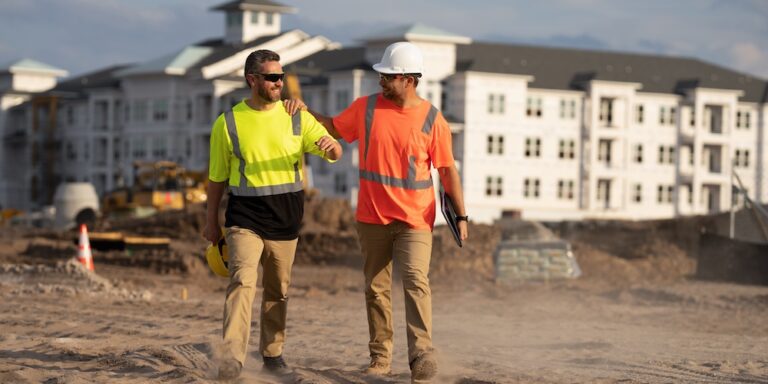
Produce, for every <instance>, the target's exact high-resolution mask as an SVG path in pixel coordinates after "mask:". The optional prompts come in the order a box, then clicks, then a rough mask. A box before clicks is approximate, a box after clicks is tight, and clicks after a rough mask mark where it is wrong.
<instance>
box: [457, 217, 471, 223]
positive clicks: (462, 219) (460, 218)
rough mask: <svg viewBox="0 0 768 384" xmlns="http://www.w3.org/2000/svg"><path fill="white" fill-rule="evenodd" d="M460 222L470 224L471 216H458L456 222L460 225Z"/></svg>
mask: <svg viewBox="0 0 768 384" xmlns="http://www.w3.org/2000/svg"><path fill="white" fill-rule="evenodd" d="M459 221H466V222H469V216H456V222H457V223H458V222H459Z"/></svg>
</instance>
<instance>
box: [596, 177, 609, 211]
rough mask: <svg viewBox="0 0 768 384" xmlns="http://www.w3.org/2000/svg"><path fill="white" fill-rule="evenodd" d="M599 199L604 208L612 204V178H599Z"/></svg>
mask: <svg viewBox="0 0 768 384" xmlns="http://www.w3.org/2000/svg"><path fill="white" fill-rule="evenodd" d="M597 201H599V202H602V203H603V208H610V206H611V181H610V180H605V179H603V180H598V181H597Z"/></svg>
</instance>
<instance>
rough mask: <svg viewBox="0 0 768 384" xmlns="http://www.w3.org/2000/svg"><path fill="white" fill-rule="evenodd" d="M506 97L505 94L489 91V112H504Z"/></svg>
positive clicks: (501, 113) (500, 113)
mask: <svg viewBox="0 0 768 384" xmlns="http://www.w3.org/2000/svg"><path fill="white" fill-rule="evenodd" d="M504 103H505V98H504V95H503V94H496V93H489V94H488V113H490V114H499V115H503V114H504Z"/></svg>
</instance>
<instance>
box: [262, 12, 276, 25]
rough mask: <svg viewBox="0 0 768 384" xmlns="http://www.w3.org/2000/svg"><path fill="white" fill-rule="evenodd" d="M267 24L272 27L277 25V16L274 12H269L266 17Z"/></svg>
mask: <svg viewBox="0 0 768 384" xmlns="http://www.w3.org/2000/svg"><path fill="white" fill-rule="evenodd" d="M264 16H265V19H266V20H265V22H264V23H265V24H266V25H272V24H274V23H275V14H274V13H272V12H267V13H266V14H265V15H264Z"/></svg>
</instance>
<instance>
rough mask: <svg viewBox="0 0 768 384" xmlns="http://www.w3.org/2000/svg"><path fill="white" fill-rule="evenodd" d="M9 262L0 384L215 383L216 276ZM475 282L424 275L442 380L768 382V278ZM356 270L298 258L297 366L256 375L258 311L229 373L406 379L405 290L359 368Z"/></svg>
mask: <svg viewBox="0 0 768 384" xmlns="http://www.w3.org/2000/svg"><path fill="white" fill-rule="evenodd" d="M5 249H6V253H8V249H9V248H8V247H6V248H5ZM10 249H11V251H13V249H12V248H10ZM52 252H55V251H52ZM61 252H64V253H66V252H71V247H68V248H66V249H65V250H62V251H61ZM67 257H68V256H67ZM577 257H578V254H577ZM11 259H13V258H11V257H6V258H5V262H6V263H5V264H1V265H0V296H1V297H2V299H1V300H0V313H1V314H2V315H0V327H1V329H2V333H0V383H107V382H108V383H146V382H160V383H205V382H215V381H216V380H215V377H216V372H217V356H218V353H217V352H218V351H219V349H220V342H219V340H220V334H221V318H222V306H223V298H224V288H225V285H226V280H225V279H221V278H215V277H212V276H210V275H209V274H207V273H199V272H198V273H187V274H179V273H165V274H160V273H157V272H154V271H152V270H151V269H148V268H142V267H125V266H118V265H104V264H102V265H100V264H98V257H97V258H96V262H97V264H96V268H97V269H96V273H95V274H93V273H89V272H86V271H84V270H83V269H82V268H81V267H80V265H79V264H76V263H72V262H71V261H70V262H67V261H66V257H65V256H64V255H51V259H56V260H57V261H56V262H55V263H54V262H42V263H40V262H38V261H37V260H35V259H32V260H28V261H27V262H24V263H19V262H17V260H16V261H14V262H12V263H8V262H7V260H11ZM469 277H470V278H467V279H456V278H443V279H433V306H434V319H435V320H434V343H435V346H436V348H437V349H438V352H439V359H440V367H439V369H440V373H439V376H438V377H437V378H436V379H435V381H434V382H436V383H462V384H469V383H768V321H766V320H768V287H761V286H745V285H735V284H724V283H709V282H700V281H694V280H690V279H676V280H671V281H663V282H651V281H646V282H643V281H639V282H631V283H626V284H617V283H616V282H614V281H611V280H610V279H601V278H600V277H599V276H588V275H586V276H584V277H582V278H581V279H579V280H574V281H564V282H549V283H544V282H537V283H535V282H534V283H524V284H516V285H497V284H493V283H492V282H490V281H487V280H485V279H473V278H471V276H469ZM361 279H362V277H361V274H360V272H359V271H358V270H356V269H354V268H351V267H338V266H336V267H334V266H324V267H320V266H311V265H297V266H296V267H295V269H294V277H293V285H292V291H291V299H290V300H291V301H290V306H289V331H288V341H287V344H286V347H285V358H286V360H287V362H288V363H289V365H290V366H291V367H292V368H293V369H294V373H293V374H292V375H290V376H285V377H272V376H269V375H267V374H265V373H263V372H262V370H261V361H260V360H261V358H260V356H259V355H258V352H257V351H258V346H257V345H256V344H257V343H258V319H254V321H253V334H252V338H251V342H252V344H251V353H250V356H249V358H248V361H247V362H246V366H245V369H244V371H243V375H242V377H241V378H240V379H239V380H238V381H237V382H240V383H407V382H409V373H408V367H407V363H406V351H405V349H406V347H405V345H406V343H405V334H404V333H405V327H404V311H403V301H402V292H401V290H400V289H399V287H398V288H397V289H395V297H394V301H395V325H396V337H395V355H394V363H393V374H392V375H391V376H389V377H386V378H380V379H376V378H371V377H366V376H365V375H363V374H362V373H361V369H362V368H363V367H364V366H365V365H366V364H367V362H368V360H367V346H366V342H367V325H366V320H365V312H364V300H363V293H362V290H361V288H360V286H361ZM185 289H186V291H187V296H188V298H187V299H186V300H183V298H182V291H183V290H185ZM259 302H260V300H258V299H257V301H256V303H255V310H256V311H257V310H258V306H259ZM254 343H256V344H254Z"/></svg>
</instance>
